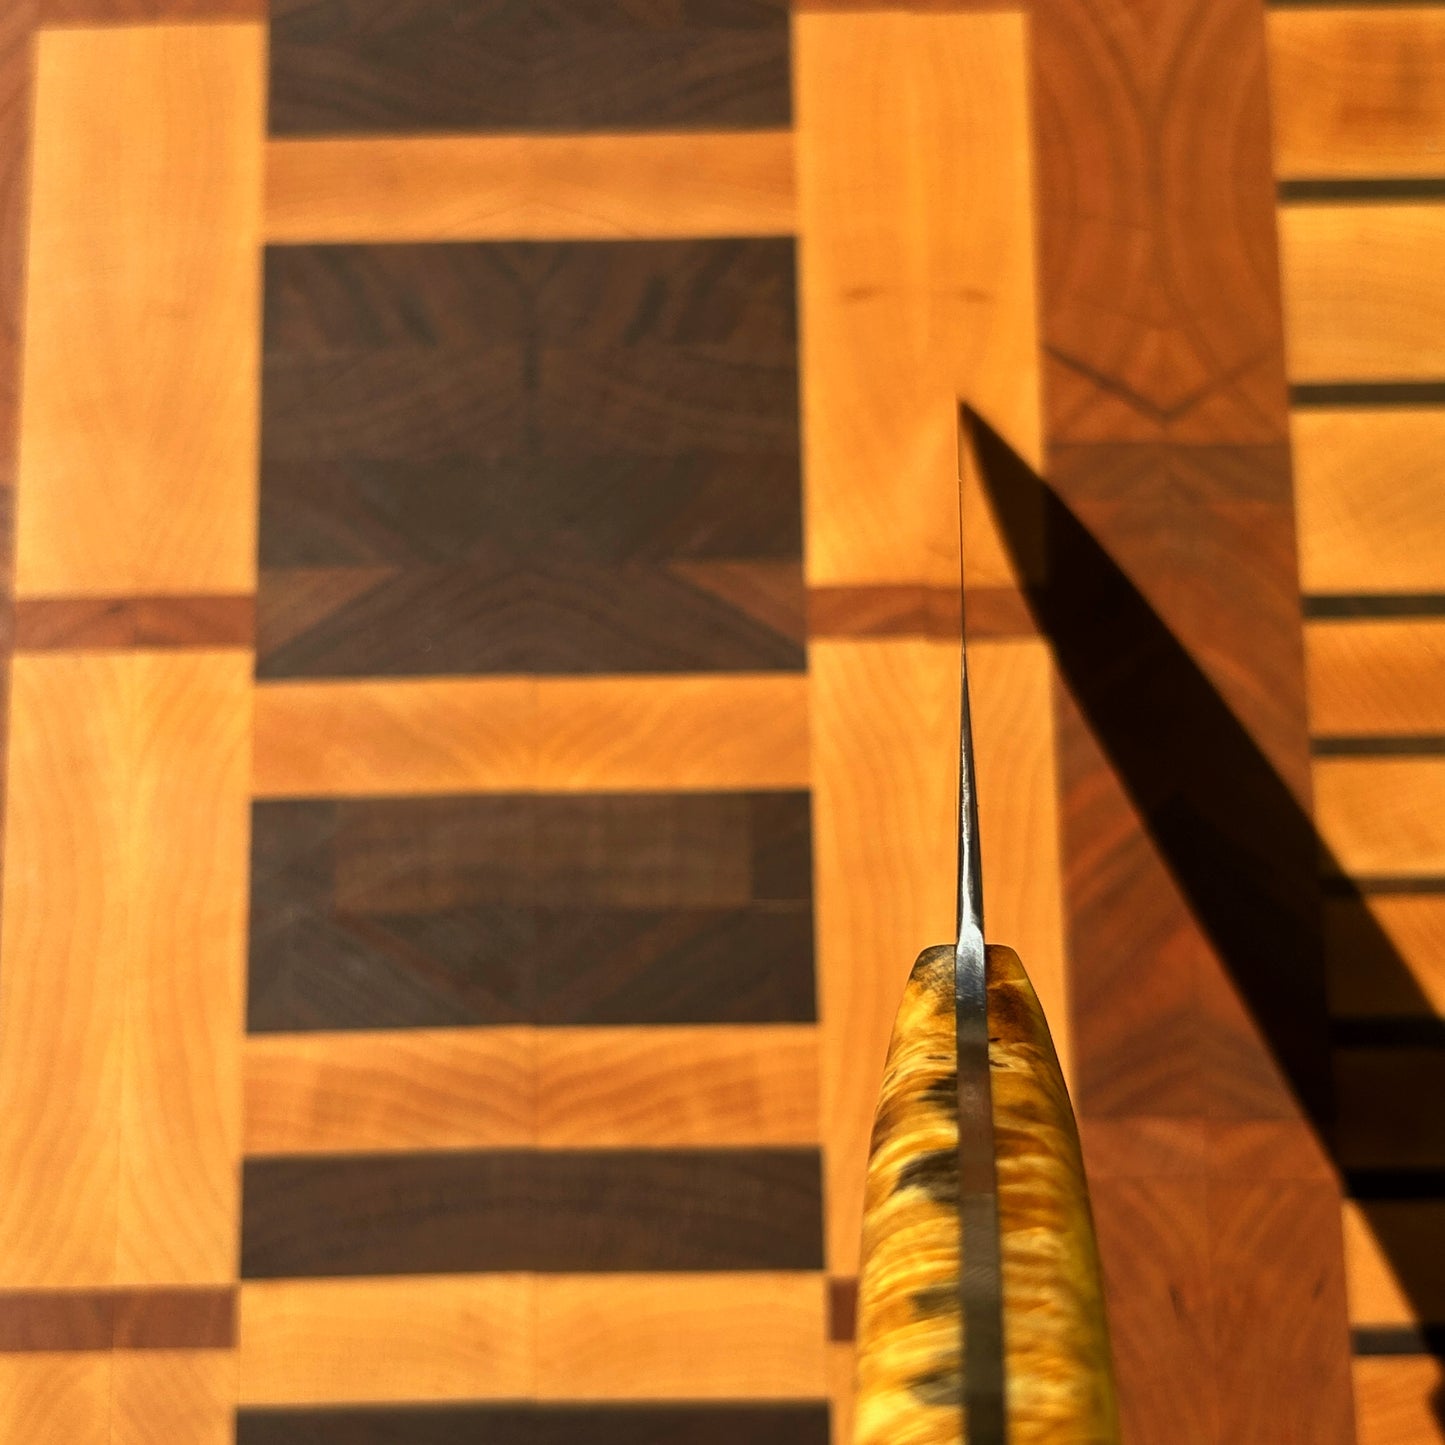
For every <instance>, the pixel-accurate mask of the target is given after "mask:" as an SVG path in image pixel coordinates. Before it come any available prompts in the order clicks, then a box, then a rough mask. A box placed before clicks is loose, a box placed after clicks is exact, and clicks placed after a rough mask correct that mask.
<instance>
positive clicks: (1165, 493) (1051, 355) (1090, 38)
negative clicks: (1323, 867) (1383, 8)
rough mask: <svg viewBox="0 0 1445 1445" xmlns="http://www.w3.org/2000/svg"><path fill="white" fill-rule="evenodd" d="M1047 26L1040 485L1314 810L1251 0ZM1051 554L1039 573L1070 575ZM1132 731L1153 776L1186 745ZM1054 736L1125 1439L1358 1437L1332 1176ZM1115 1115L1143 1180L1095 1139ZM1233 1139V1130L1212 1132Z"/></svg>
mask: <svg viewBox="0 0 1445 1445" xmlns="http://www.w3.org/2000/svg"><path fill="white" fill-rule="evenodd" d="M1033 33H1034V40H1035V66H1036V69H1035V92H1034V93H1035V104H1036V115H1037V128H1038V145H1039V165H1038V171H1039V190H1038V194H1039V216H1040V244H1041V253H1042V266H1043V273H1042V277H1041V283H1040V308H1041V321H1042V329H1043V333H1044V343H1045V367H1046V370H1045V378H1046V380H1045V392H1046V400H1045V417H1046V433H1047V440H1048V466H1049V474H1050V477H1051V480H1052V483H1053V485H1054V487H1055V488H1056V489H1057V490H1058V491H1059V493H1060V494H1061V495H1062V496H1063V498H1064V499H1065V501H1066V502H1067V503H1068V504H1069V506H1070V507H1071V508H1072V509H1073V510H1074V512H1075V513H1076V514H1077V515H1078V516H1079V518H1080V519H1081V520H1082V521H1083V523H1084V525H1085V526H1086V527H1087V528H1088V529H1089V530H1090V531H1091V532H1092V533H1093V534H1094V536H1095V537H1097V538H1098V540H1099V541H1100V543H1101V544H1102V545H1103V547H1104V548H1105V550H1106V551H1107V552H1108V553H1109V554H1110V555H1111V556H1112V557H1113V559H1114V561H1115V562H1116V563H1117V564H1118V566H1119V567H1120V568H1122V569H1123V571H1124V572H1125V573H1127V575H1128V577H1129V578H1130V579H1131V580H1132V582H1133V583H1134V584H1135V585H1136V586H1137V587H1138V588H1139V589H1140V590H1141V591H1142V593H1143V594H1144V596H1145V597H1146V598H1147V599H1148V602H1149V604H1150V605H1151V606H1152V607H1153V608H1154V609H1155V611H1156V612H1157V613H1158V614H1159V616H1160V618H1162V620H1163V622H1164V624H1165V625H1166V626H1167V627H1168V629H1169V630H1170V631H1172V632H1173V634H1174V635H1175V636H1176V637H1177V638H1178V640H1179V641H1180V642H1181V643H1182V644H1183V646H1184V647H1185V648H1186V649H1188V650H1189V652H1190V653H1191V654H1192V655H1193V657H1194V658H1195V660H1196V661H1197V662H1198V664H1199V665H1200V667H1202V668H1203V670H1204V672H1205V673H1206V674H1207V675H1208V677H1209V678H1210V680H1211V682H1212V683H1213V685H1214V686H1215V687H1216V688H1217V689H1218V690H1219V692H1220V693H1221V695H1222V696H1223V697H1224V698H1225V700H1226V701H1227V702H1228V704H1229V705H1230V707H1231V708H1233V709H1234V711H1235V712H1236V713H1237V714H1238V716H1239V718H1240V719H1241V721H1242V722H1243V724H1244V726H1245V727H1246V728H1247V729H1248V730H1249V732H1250V734H1251V735H1252V737H1253V739H1254V740H1255V742H1256V743H1257V744H1258V746H1259V748H1260V749H1261V750H1262V752H1263V753H1264V755H1265V756H1266V757H1267V758H1268V759H1269V761H1270V763H1271V764H1272V766H1273V767H1274V768H1275V769H1276V770H1277V771H1278V772H1279V774H1280V776H1281V777H1282V778H1283V779H1284V781H1285V782H1286V784H1287V785H1288V787H1289V789H1290V791H1292V792H1293V793H1294V795H1295V797H1297V798H1299V799H1300V800H1302V801H1303V802H1304V803H1305V804H1306V805H1307V804H1308V799H1309V773H1308V739H1307V733H1306V725H1305V714H1304V677H1303V665H1302V644H1301V620H1300V608H1299V598H1298V581H1297V566H1296V560H1295V551H1294V518H1293V506H1292V496H1291V486H1290V461H1289V454H1288V450H1287V437H1288V428H1287V415H1286V390H1285V377H1284V348H1283V332H1282V321H1281V304H1280V296H1279V280H1278V260H1277V240H1276V235H1275V197H1274V183H1273V176H1272V173H1271V161H1270V140H1269V114H1268V94H1267V86H1266V74H1265V35H1264V11H1263V5H1262V3H1261V0H1160V3H1156V4H1151V5H1149V6H1148V7H1143V6H1137V5H1131V4H1128V3H1126V0H1058V3H1053V4H1049V5H1045V6H1039V7H1036V8H1035V10H1034V12H1033ZM1064 571H1065V575H1064V576H1059V575H1051V576H1050V579H1049V583H1050V585H1053V586H1065V585H1068V583H1069V581H1070V579H1071V578H1072V580H1073V581H1074V583H1076V584H1078V583H1079V580H1080V579H1079V578H1078V577H1073V573H1072V571H1071V569H1069V568H1067V567H1065V569H1064ZM1081 605H1082V604H1081ZM1098 630H1099V632H1100V633H1101V634H1107V635H1101V636H1100V638H1099V642H1098V657H1097V659H1096V663H1097V666H1098V667H1100V668H1105V669H1107V670H1108V671H1109V673H1110V675H1115V674H1116V672H1117V676H1118V678H1119V685H1120V687H1122V688H1126V689H1127V688H1128V687H1130V686H1136V687H1140V688H1145V687H1148V686H1150V678H1151V677H1155V678H1156V685H1157V677H1158V675H1159V674H1160V659H1159V657H1158V656H1157V655H1155V654H1154V653H1152V652H1151V651H1150V650H1149V646H1148V645H1146V644H1145V643H1144V642H1143V641H1142V640H1139V639H1136V640H1134V641H1131V639H1130V637H1129V636H1127V635H1118V628H1117V626H1115V625H1114V624H1113V622H1112V621H1111V620H1110V619H1100V620H1099V622H1098ZM1141 636H1142V635H1141ZM1131 649H1132V650H1131ZM1133 745H1134V746H1136V747H1137V748H1139V749H1141V750H1143V751H1146V752H1148V754H1149V756H1151V757H1152V758H1153V759H1154V763H1155V765H1154V766H1153V767H1152V770H1146V771H1148V772H1149V775H1150V777H1151V778H1152V780H1153V782H1152V785H1160V778H1161V774H1160V767H1159V764H1158V758H1159V755H1160V749H1161V748H1167V745H1168V740H1167V739H1152V740H1151V739H1146V738H1143V737H1139V738H1136V739H1134V740H1133ZM1059 747H1060V771H1061V790H1062V795H1063V809H1062V819H1061V823H1062V834H1063V855H1064V872H1065V897H1066V908H1067V913H1068V930H1069V948H1070V960H1071V975H1070V984H1071V988H1070V994H1071V1000H1072V1003H1073V1007H1074V1028H1075V1051H1074V1078H1075V1102H1076V1106H1077V1108H1078V1111H1079V1113H1080V1115H1081V1118H1082V1120H1083V1123H1084V1129H1085V1147H1086V1158H1087V1159H1088V1161H1089V1163H1090V1169H1091V1174H1092V1178H1093V1192H1094V1209H1095V1214H1096V1218H1097V1221H1098V1230H1099V1243H1100V1249H1101V1253H1102V1255H1103V1261H1104V1269H1105V1276H1106V1283H1107V1287H1108V1290H1109V1296H1110V1309H1111V1316H1112V1326H1113V1332H1114V1344H1115V1354H1116V1364H1117V1371H1118V1381H1119V1390H1120V1404H1121V1409H1122V1414H1123V1423H1124V1434H1125V1438H1126V1439H1132V1440H1136V1441H1141V1442H1144V1441H1154V1440H1164V1439H1168V1440H1170V1441H1176V1442H1181V1445H1185V1442H1187V1445H1215V1442H1223V1441H1226V1440H1228V1441H1230V1442H1238V1445H1243V1442H1251V1445H1266V1442H1273V1441H1278V1440H1281V1439H1288V1438H1309V1439H1310V1440H1312V1441H1320V1442H1328V1445H1345V1442H1348V1441H1349V1440H1350V1439H1351V1438H1352V1432H1351V1424H1350V1422H1351V1419H1352V1406H1351V1397H1350V1376H1349V1357H1348V1335H1347V1329H1346V1314H1345V1296H1344V1279H1343V1258H1342V1246H1341V1239H1340V1231H1339V1225H1338V1187H1337V1185H1336V1184H1335V1182H1334V1180H1333V1177H1332V1176H1331V1174H1330V1173H1329V1172H1328V1171H1327V1170H1321V1169H1320V1167H1319V1160H1318V1157H1317V1151H1313V1152H1314V1154H1315V1156H1316V1157H1315V1158H1314V1159H1313V1161H1311V1159H1310V1158H1309V1155H1310V1153H1311V1151H1309V1150H1305V1151H1304V1154H1303V1156H1301V1157H1300V1158H1299V1159H1298V1160H1297V1161H1296V1162H1297V1164H1298V1167H1299V1169H1300V1170H1301V1175H1300V1177H1290V1178H1287V1179H1283V1180H1279V1179H1275V1178H1273V1177H1271V1178H1270V1179H1269V1180H1268V1182H1262V1180H1261V1175H1260V1171H1259V1159H1260V1158H1261V1157H1263V1158H1266V1159H1268V1158H1270V1157H1271V1150H1270V1149H1269V1148H1265V1149H1263V1151H1261V1149H1260V1148H1259V1147H1258V1141H1257V1140H1256V1139H1254V1137H1253V1135H1254V1133H1257V1132H1258V1131H1259V1130H1260V1129H1263V1128H1265V1127H1266V1126H1267V1125H1271V1123H1272V1124H1273V1125H1286V1124H1291V1123H1292V1127H1293V1128H1294V1129H1296V1130H1300V1131H1303V1130H1304V1125H1303V1124H1302V1123H1301V1122H1298V1120H1299V1117H1300V1116H1299V1110H1298V1106H1297V1105H1296V1103H1295V1101H1294V1099H1293V1098H1292V1096H1291V1094H1290V1092H1289V1090H1288V1089H1287V1088H1286V1086H1285V1084H1284V1082H1283V1080H1282V1078H1281V1075H1280V1072H1279V1069H1278V1066H1277V1065H1276V1062H1275V1060H1274V1058H1273V1056H1272V1054H1271V1051H1270V1048H1269V1046H1268V1044H1267V1042H1266V1041H1265V1040H1264V1039H1263V1038H1262V1037H1261V1035H1260V1033H1259V1030H1258V1028H1257V1027H1256V1024H1255V1022H1254V1020H1253V1019H1252V1017H1251V1016H1250V1015H1249V1014H1248V1013H1247V1011H1246V1010H1245V1008H1244V1006H1243V1005H1242V1003H1241V1000H1240V994H1239V992H1238V990H1237V988H1236V987H1235V985H1234V983H1233V981H1232V980H1231V979H1230V977H1229V974H1228V972H1227V969H1226V967H1225V964H1224V962H1223V960H1221V959H1220V957H1219V956H1218V955H1217V954H1216V952H1215V951H1214V949H1213V947H1212V946H1211V944H1210V942H1209V940H1208V939H1207V938H1206V936H1205V934H1204V933H1203V931H1202V930H1201V928H1200V926H1199V924H1198V923H1197V922H1196V921H1195V918H1194V916H1193V915H1192V913H1191V911H1190V908H1189V907H1188V906H1187V905H1186V902H1185V899H1184V896H1183V895H1182V894H1181V892H1180V891H1179V888H1178V886H1177V884H1176V882H1175V880H1174V878H1173V877H1172V876H1171V874H1170V871H1169V869H1168V868H1167V867H1166V865H1165V863H1164V861H1163V859H1162V858H1161V855H1160V853H1159V852H1158V850H1157V849H1156V847H1155V844H1154V843H1153V842H1152V841H1151V838H1150V835H1149V833H1148V832H1147V831H1146V826H1145V817H1144V816H1143V815H1142V813H1141V811H1140V808H1139V807H1138V806H1137V805H1136V803H1135V802H1134V801H1132V800H1131V799H1130V797H1129V795H1128V793H1127V791H1126V789H1125V788H1124V786H1123V784H1122V782H1121V781H1120V778H1119V776H1118V775H1117V774H1116V773H1115V771H1114V766H1113V765H1112V764H1111V761H1110V759H1109V757H1108V755H1107V754H1106V753H1105V752H1104V751H1103V750H1102V749H1101V748H1100V746H1099V743H1098V740H1097V738H1096V736H1095V733H1094V731H1093V728H1092V727H1091V724H1090V722H1089V720H1087V719H1085V718H1084V717H1083V716H1082V715H1081V713H1080V712H1079V711H1078V710H1077V708H1076V707H1075V705H1074V703H1073V702H1072V700H1071V699H1070V698H1068V697H1061V698H1060V705H1059ZM1181 766H1182V764H1181ZM1200 766H1201V767H1207V760H1200ZM1218 771H1219V769H1218V768H1216V772H1218ZM1201 776H1202V774H1201V773H1200V772H1199V771H1198V770H1196V771H1195V773H1194V774H1192V775H1189V776H1185V774H1184V773H1182V772H1181V773H1180V775H1179V778H1178V780H1177V781H1178V783H1179V786H1178V789H1177V791H1176V792H1175V793H1172V794H1171V793H1170V792H1169V790H1168V789H1167V788H1162V787H1161V786H1156V788H1155V790H1156V792H1159V793H1160V796H1159V797H1157V798H1152V799H1149V800H1146V807H1149V806H1153V807H1155V808H1156V809H1157V811H1159V812H1160V814H1161V816H1163V817H1164V818H1165V820H1166V821H1167V817H1168V809H1167V806H1166V805H1167V804H1168V802H1169V799H1170V797H1173V798H1174V801H1175V804H1176V805H1182V806H1184V807H1186V808H1188V807H1193V808H1195V809H1196V811H1198V810H1200V804H1201V802H1202V801H1203V802H1205V803H1207V798H1206V797H1204V796H1203V794H1204V793H1205V792H1208V791H1217V790H1218V789H1220V788H1227V786H1228V783H1229V779H1228V778H1220V779H1218V781H1217V782H1211V783H1209V784H1208V785H1204V784H1202V783H1201V781H1200V778H1201ZM1265 791H1266V792H1268V791H1269V790H1267V789H1266V790H1265ZM1191 798H1192V799H1193V801H1192V802H1191V801H1190V799H1191ZM1276 801H1278V800H1276ZM1202 812H1203V813H1208V812H1209V808H1208V807H1207V806H1204V807H1203V808H1202ZM1223 816H1224V822H1223V826H1224V827H1226V828H1227V829H1229V830H1232V831H1231V832H1230V836H1229V837H1228V838H1224V839H1221V840H1219V841H1220V843H1221V845H1222V846H1223V848H1224V851H1225V852H1227V853H1229V854H1230V856H1231V857H1233V856H1235V854H1236V853H1238V854H1239V856H1246V855H1247V853H1248V849H1247V848H1246V849H1244V850H1243V851H1241V850H1240V848H1239V845H1240V843H1241V842H1242V841H1243V840H1244V835H1245V832H1246V830H1247V829H1248V828H1249V827H1250V826H1251V824H1250V822H1249V820H1248V819H1246V818H1245V817H1243V816H1242V815H1241V816H1238V817H1230V816H1228V815H1223ZM1276 821H1277V822H1280V820H1278V819H1277V820H1276ZM1306 832H1307V830H1304V829H1302V828H1299V827H1294V826H1291V825H1290V820H1288V819H1286V820H1284V821H1283V822H1280V827H1279V834H1280V836H1279V848H1278V849H1277V850H1276V852H1277V853H1278V857H1277V858H1276V860H1275V861H1276V862H1277V865H1278V868H1277V875H1276V876H1275V877H1274V878H1272V879H1271V880H1270V882H1269V884H1268V885H1267V886H1269V887H1271V888H1274V889H1276V890H1278V893H1277V897H1278V898H1280V899H1283V898H1285V897H1286V896H1287V897H1288V899H1289V900H1291V901H1290V902H1289V903H1287V904H1285V903H1281V904H1279V905H1278V906H1280V907H1282V908H1284V909H1285V910H1286V911H1287V912H1288V913H1289V915H1290V916H1291V917H1294V916H1295V913H1296V910H1298V915H1299V916H1300V917H1307V916H1309V913H1310V910H1311V907H1312V904H1311V896H1310V895H1311V894H1312V891H1313V889H1314V887H1315V881H1314V877H1313V874H1314V859H1313V856H1312V852H1311V850H1310V847H1309V840H1308V838H1307V836H1306ZM1236 834H1238V835H1239V836H1236ZM1271 836H1272V835H1271ZM1230 850H1234V851H1233V852H1231V851H1230ZM1256 882H1258V880H1256ZM1271 896H1275V895H1271ZM1307 932H1308V930H1307V928H1302V930H1301V938H1300V939H1299V940H1298V941H1299V943H1300V947H1301V949H1302V950H1303V953H1304V955H1306V956H1307V957H1306V962H1305V963H1304V964H1302V965H1301V966H1302V968H1303V970H1304V973H1305V974H1306V975H1309V976H1310V977H1313V971H1314V970H1315V969H1316V966H1317V965H1318V972H1319V974H1320V980H1319V981H1320V985H1321V986H1320V988H1319V989H1317V990H1315V989H1310V990H1306V991H1307V992H1309V993H1310V997H1309V998H1302V999H1300V1001H1299V1009H1300V1012H1299V1014H1298V1016H1297V1019H1296V1027H1297V1028H1298V1030H1300V1032H1301V1036H1302V1037H1303V1036H1304V1035H1306V1034H1307V1035H1308V1038H1309V1040H1313V1039H1314V1037H1315V1033H1314V1032H1311V1030H1314V1031H1316V1032H1317V1033H1318V1049H1317V1051H1316V1052H1317V1053H1318V1055H1319V1058H1318V1059H1317V1060H1314V1062H1315V1064H1317V1065H1318V1067H1316V1068H1314V1069H1313V1073H1314V1074H1316V1075H1319V1076H1321V1077H1322V1076H1323V1065H1324V1062H1325V1058H1324V1050H1325V1047H1326V1037H1325V1021H1324V1009H1323V962H1322V958H1318V957H1317V955H1319V953H1320V950H1319V949H1318V948H1317V946H1316V944H1317V940H1311V939H1307V938H1304V937H1303V934H1304V933H1307ZM1316 995H1318V996H1316ZM1309 1047H1310V1048H1313V1047H1314V1046H1313V1044H1312V1043H1311V1044H1310V1045H1309ZM1296 1052H1298V1051H1296ZM1310 1058H1311V1059H1314V1055H1313V1054H1311V1055H1310ZM1292 1121H1293V1122H1292ZM1105 1124H1107V1125H1108V1126H1109V1128H1110V1129H1111V1130H1113V1131H1114V1136H1115V1137H1114V1138H1113V1140H1112V1141H1110V1143H1109V1145H1108V1147H1111V1148H1112V1149H1113V1150H1114V1153H1115V1155H1116V1156H1117V1155H1118V1151H1119V1150H1120V1149H1121V1148H1123V1149H1124V1153H1125V1155H1126V1156H1127V1160H1128V1163H1127V1167H1118V1161H1117V1157H1116V1161H1115V1166H1114V1167H1111V1166H1110V1164H1109V1161H1108V1154H1107V1151H1106V1152H1101V1149H1102V1148H1105V1146H1104V1145H1102V1144H1101V1139H1100V1136H1099V1134H1098V1127H1099V1126H1101V1125H1105ZM1160 1126H1165V1127H1166V1128H1167V1130H1170V1131H1173V1134H1174V1136H1175V1137H1173V1139H1172V1144H1171V1142H1170V1140H1169V1139H1167V1138H1166V1139H1165V1140H1164V1144H1163V1145H1161V1142H1160V1139H1159V1138H1158V1137H1156V1135H1157V1133H1158V1128H1159V1127H1160ZM1216 1126H1218V1127H1220V1128H1224V1127H1225V1126H1228V1130H1240V1131H1244V1132H1243V1134H1241V1135H1237V1136H1234V1137H1232V1138H1231V1140H1230V1141H1229V1147H1227V1148H1226V1147H1224V1146H1223V1145H1218V1147H1216V1144H1210V1143H1209V1140H1210V1137H1211V1136H1210V1132H1209V1131H1210V1130H1212V1129H1214V1128H1215V1127H1216ZM1305 1132H1306V1133H1307V1131H1305ZM1216 1143H1217V1141H1216ZM1164 1145H1169V1146H1170V1147H1164ZM1181 1150H1182V1153H1181V1152H1180V1151H1181ZM1286 1152H1287V1153H1290V1152H1291V1151H1286ZM1298 1152H1299V1151H1298V1150H1294V1151H1293V1153H1298ZM1306 1165H1309V1168H1310V1172H1305V1167H1306ZM1186 1166H1187V1167H1186ZM1306 1321H1307V1328H1306V1327H1304V1323H1305V1322H1306Z"/></svg>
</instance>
